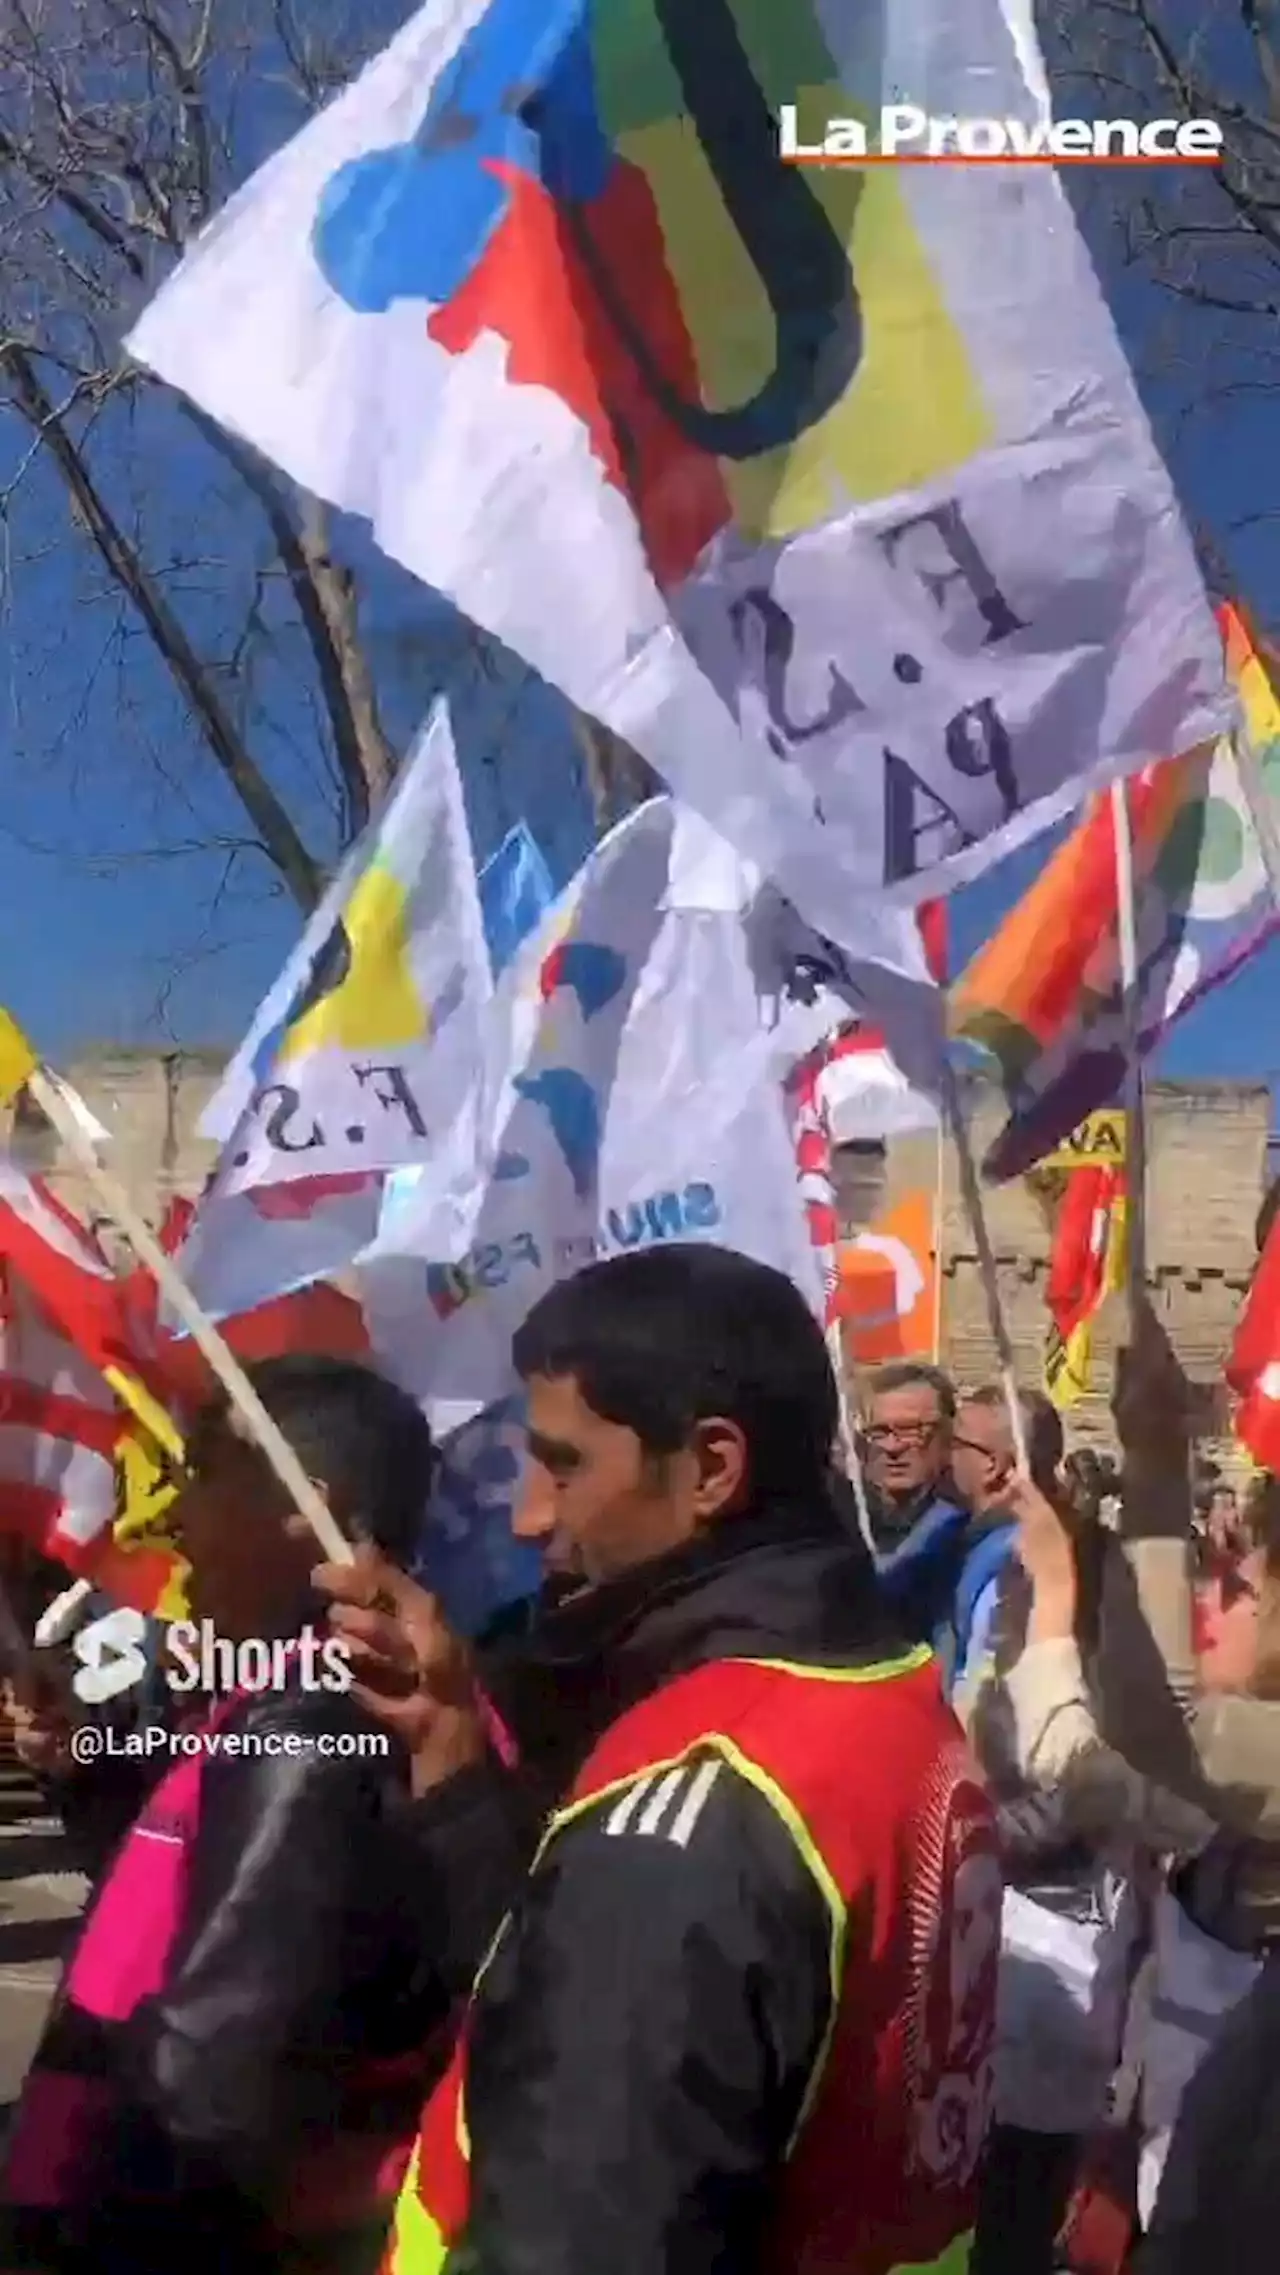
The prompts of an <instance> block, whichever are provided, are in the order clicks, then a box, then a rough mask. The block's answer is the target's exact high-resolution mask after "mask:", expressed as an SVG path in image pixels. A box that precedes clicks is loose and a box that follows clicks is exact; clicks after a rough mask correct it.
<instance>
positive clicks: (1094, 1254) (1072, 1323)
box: [1045, 1162, 1125, 1343]
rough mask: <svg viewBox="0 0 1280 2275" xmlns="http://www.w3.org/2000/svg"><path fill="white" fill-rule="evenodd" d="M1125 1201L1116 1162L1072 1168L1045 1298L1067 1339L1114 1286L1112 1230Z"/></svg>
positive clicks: (1060, 1207) (1056, 1230)
mask: <svg viewBox="0 0 1280 2275" xmlns="http://www.w3.org/2000/svg"><path fill="white" fill-rule="evenodd" d="M1124 1199H1125V1180H1124V1171H1123V1169H1121V1168H1119V1167H1118V1165H1117V1164H1116V1163H1115V1162H1107V1163H1106V1164H1104V1165H1103V1166H1101V1167H1099V1168H1096V1169H1073V1170H1072V1171H1071V1174H1070V1175H1069V1177H1068V1178H1067V1181H1066V1191H1065V1192H1064V1193H1063V1196H1062V1199H1061V1201H1060V1203H1059V1205H1058V1215H1057V1222H1056V1224H1055V1225H1054V1232H1053V1248H1052V1251H1051V1253H1050V1257H1049V1281H1048V1286H1047V1287H1046V1289H1045V1302H1046V1304H1047V1305H1048V1308H1049V1314H1050V1317H1051V1318H1052V1320H1053V1324H1054V1326H1055V1327H1056V1328H1057V1330H1058V1333H1059V1335H1060V1336H1061V1337H1062V1340H1063V1342H1064V1343H1069V1342H1070V1340H1071V1337H1072V1335H1073V1334H1074V1333H1075V1331H1076V1329H1077V1328H1078V1327H1082V1326H1083V1325H1084V1323H1085V1321H1086V1320H1088V1319H1092V1317H1093V1315H1094V1313H1095V1312H1096V1311H1097V1310H1098V1309H1099V1307H1100V1305H1101V1303H1102V1300H1103V1297H1104V1296H1105V1295H1106V1293H1107V1290H1108V1287H1109V1285H1110V1284H1111V1275H1112V1272H1113V1269H1114V1266H1113V1261H1112V1259H1113V1250H1112V1231H1113V1227H1114V1225H1115V1223H1116V1220H1117V1218H1118V1216H1119V1214H1120V1211H1121V1209H1122V1208H1123V1204H1124Z"/></svg>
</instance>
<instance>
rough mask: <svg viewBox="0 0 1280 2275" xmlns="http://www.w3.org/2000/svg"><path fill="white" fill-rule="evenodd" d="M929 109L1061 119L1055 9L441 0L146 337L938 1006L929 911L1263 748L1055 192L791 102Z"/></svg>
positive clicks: (159, 358) (211, 244) (813, 918)
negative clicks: (1047, 64) (796, 146)
mask: <svg viewBox="0 0 1280 2275" xmlns="http://www.w3.org/2000/svg"><path fill="white" fill-rule="evenodd" d="M1032 82H1035V84H1034V85H1033V84H1032ZM903 87H910V89H911V90H912V99H913V101H917V102H919V103H921V104H922V105H927V107H928V110H929V111H930V112H931V113H932V114H933V115H934V116H950V117H961V118H963V117H966V116H973V115H978V114H981V115H983V116H990V115H993V114H999V115H1001V116H1007V117H1011V118H1015V119H1018V120H1020V121H1022V122H1023V123H1024V124H1025V126H1026V127H1027V128H1028V130H1030V129H1033V128H1034V127H1035V126H1036V125H1038V124H1040V123H1041V114H1042V109H1043V102H1042V92H1041V87H1040V84H1039V58H1038V56H1037V55H1036V54H1035V53H1034V41H1033V39H1032V38H1031V37H1030V35H1029V33H1028V31H1027V27H1026V17H1025V10H1024V9H1022V8H1018V9H1017V11H1016V14H1015V9H1014V5H1013V0H952V4H951V5H950V6H949V7H947V8H946V9H939V7H938V5H937V0H894V6H893V7H892V8H891V9H880V10H873V11H871V12H870V13H868V11H867V9H866V8H865V6H864V5H863V0H822V4H821V5H819V4H818V0H787V5H786V6H782V7H780V6H779V4H778V0H674V4H672V5H667V6H664V7H663V8H661V9H655V8H654V7H653V6H652V5H651V0H611V4H610V5H609V6H603V7H595V8H591V7H589V6H588V4H587V0H541V4H539V5H532V6H531V5H530V4H529V0H488V4H487V5H484V4H482V0H466V4H464V5H463V6H460V7H459V6H453V7H448V8H446V7H445V6H444V5H443V4H442V0H428V5H426V6H424V7H422V8H420V9H419V10H418V12H417V13H416V15H414V16H413V17H412V19H411V20H410V21H409V22H408V23H407V24H406V25H405V26H404V27H403V29H402V30H401V31H400V33H399V34H398V36H397V37H396V38H395V39H394V40H393V41H392V43H391V44H390V46H389V47H387V48H386V50H385V51H384V52H383V53H382V54H381V55H379V56H378V57H377V58H376V59H375V60H374V61H373V62H372V63H371V64H370V65H369V66H368V68H367V69H366V70H365V71H364V72H363V73H362V75H361V76H360V78H359V79H357V80H356V82H355V83H354V84H353V85H352V86H351V87H349V88H348V89H347V90H346V92H345V93H344V94H343V95H342V96H341V97H340V98H339V99H338V100H337V102H335V103H334V104H333V105H332V106H331V107H330V108H328V109H327V110H325V111H324V112H322V113H321V114H320V116H319V117H317V118H315V119H313V120H312V121H311V122H310V123H309V124H308V125H307V126H306V127H305V128H304V129H303V131H302V132H301V133H300V134H299V135H298V136H297V137H296V138H295V139H294V140H293V141H292V142H291V143H289V144H288V145H287V147H286V148H284V149H283V150H281V151H279V152H278V153H277V155H276V156H275V157H274V158H273V159H271V160H270V162H269V163H268V164H267V165H266V166H265V167H264V168H263V169H262V171H261V172H260V173H259V174H258V175H257V176H256V177H255V178H254V179H253V180H252V181H251V182H250V183H249V184H248V186H247V187H246V188H244V189H242V190H241V191H240V192H239V194H238V195H237V197H236V198H235V199H234V200H233V202H232V204H231V205H230V207H229V208H228V210H227V211H226V212H225V213H224V214H223V215H221V216H220V217H219V219H218V220H217V222H216V224H215V225H214V227H213V228H211V229H210V230H208V231H207V232H206V233H205V234H204V235H203V236H202V237H201V238H200V239H198V240H197V242H196V243H195V244H194V246H193V247H192V249H191V250H190V252H189V253H188V255H187V256H186V258H185V260H184V261H183V262H182V264H181V265H180V267H179V268H178V270H177V272H176V274H175V275H174V276H172V277H171V278H170V279H169V280H168V282H167V283H166V284H165V285H164V286H163V287H162V289H161V291H160V294H159V296H158V298H157V299H156V300H155V301H154V302H153V303H152V305H151V306H150V307H149V308H148V309H147V310H146V311H145V313H144V315H143V317H142V319H141V321H140V323H139V324H138V325H137V326H136V328H135V330H134V332H133V334H132V336H131V338H130V341H129V348H130V352H131V353H132V354H133V355H134V356H135V357H136V358H137V359H138V360H139V361H140V362H141V363H143V364H146V365H148V366H149V367H150V368H151V369H152V370H154V371H156V372H157V373H159V375H160V376H161V377H162V378H164V379H166V380H168V381H169V382H170V383H171V384H172V385H174V386H175V387H177V388H179V389H180V390H181V391H182V392H183V393H184V394H185V395H187V396H189V397H190V398H192V399H193V400H194V401H195V402H196V403H198V404H199V405H200V407H201V408H202V409H203V410H204V411H205V412H206V413H208V414H210V415H211V416H212V417H214V418H216V419H218V420H220V421H221V422H222V424H223V425H225V426H226V427H228V428H229V429H231V430H232V431H233V432H234V433H236V434H239V435H241V436H243V437H245V438H247V439H248V440H249V441H250V442H252V443H253V444H255V445H256V446H257V447H258V448H259V449H260V450H262V451H263V452H264V453H265V454H266V456H267V457H268V458H269V459H271V460H272V461H273V462H274V463H275V464H276V465H278V466H280V467H282V468H283V469H284V470H285V471H286V472H287V473H288V474H289V475H290V476H291V477H292V478H293V479H294V480H296V481H297V482H299V483H300V484H301V485H302V486H303V488H305V489H306V490H308V491H310V492H312V493H314V494H315V495H318V496H320V497H323V498H325V499H327V500H329V501H330V502H331V503H332V504H334V505H336V506H339V507H341V508H343V509H344V510H346V511H347V512H350V513H353V514H355V515H357V516H359V517H361V518H363V519H364V520H366V521H367V522H369V523H370V524H371V526H372V528H373V531H374V534H375V537H376V539H377V541H378V543H379V544H380V545H381V546H382V547H383V549H384V550H385V551H386V552H387V553H388V554H390V555H391V556H392V557H393V558H394V559H396V560H398V561H400V562H401V563H402V564H404V565H405V566H406V567H407V568H409V569H410V570H411V571H412V572H413V573H414V574H415V575H416V576H418V577H420V578H421V579H422V580H423V581H424V582H426V583H427V584H429V585H431V586H433V587H434V588H436V589H437V590H439V591H441V592H444V593H447V594H448V595H449V597H450V598H451V599H452V600H453V601H455V602H456V603H457V605H458V606H459V607H460V608H461V609H462V610H463V611H464V613H465V614H466V615H467V616H468V617H470V618H471V619H472V620H473V621H474V622H475V623H477V624H480V625H481V626H483V627H484V628H485V629H486V630H487V631H489V632H491V633H493V634H496V635H497V636H498V637H499V638H500V639H502V640H503V641H504V642H505V643H506V645H507V646H508V647H509V648H511V649H512V650H514V652H515V653H516V654H517V655H519V656H520V657H521V658H522V659H523V660H524V661H525V662H526V663H528V664H530V665H532V666H533V667H534V668H535V669H537V670H538V671H539V672H540V673H541V674H542V676H543V678H544V679H546V680H547V681H548V682H549V683H550V684H552V685H553V686H555V687H557V688H559V689H560V690H562V691H563V692H564V693H565V694H567V695H568V696H569V698H570V699H571V700H572V701H573V702H574V703H575V704H576V705H577V706H578V708H579V709H580V710H582V711H583V712H585V713H586V714H587V715H588V716H590V717H593V718H596V719H598V720H600V721H602V722H603V723H604V724H605V725H606V726H608V727H609V728H611V729H613V730H614V731H615V732H617V733H618V734H620V735H621V736H622V737H623V738H624V739H625V740H626V741H628V742H629V743H630V744H631V745H632V746H633V747H634V748H635V749H636V750H637V751H639V752H640V753H641V755H642V756H643V757H644V758H645V759H646V760H648V761H649V763H650V764H651V765H652V766H654V767H655V768H656V770H657V771H658V773H659V774H660V775H662V776H663V777H664V778H665V779H666V780H667V781H668V782H669V783H670V784H671V786H672V788H673V789H674V791H675V792H676V794H677V795H678V796H679V797H680V798H681V799H682V800H684V801H685V802H687V803H688V804H689V805H690V806H691V807H693V808H694V809H695V810H697V811H698V812H700V813H702V814H703V815H705V816H706V817H707V818H708V819H709V820H710V821H711V822H712V823H713V824H714V825H715V826H716V828H717V829H719V830H720V832H721V833H722V834H723V835H724V836H725V837H727V838H728V839H729V840H730V841H731V842H732V843H733V844H734V845H735V846H736V847H737V848H738V849H739V850H740V851H741V852H742V853H743V854H744V855H745V856H746V857H747V858H749V859H750V860H752V861H753V862H755V863H756V864H757V865H758V866H759V868H760V870H761V872H762V874H764V875H765V876H769V877H772V878H774V879H776V880H777V882H778V884H779V886H780V889H781V890H782V891H783V892H784V893H785V894H786V895H787V897H788V899H790V900H791V901H792V902H793V903H794V904H795V906H796V907H797V908H798V909H799V911H800V912H801V914H802V915H803V917H804V918H805V920H806V922H809V923H811V924H813V925H814V926H815V927H817V928H818V929H819V930H820V931H821V932H823V933H824V934H825V935H826V936H827V937H828V938H829V939H832V940H835V941H837V942H839V943H840V944H841V946H842V947H844V948H846V949H848V950H850V951H851V952H854V953H856V954H858V955H859V956H863V957H865V958H866V959H867V960H868V962H869V964H870V965H871V966H872V967H873V969H872V970H871V971H869V972H868V974H867V986H868V989H869V990H871V989H872V988H873V987H874V985H875V984H876V983H875V979H874V967H875V966H879V967H881V968H887V969H888V970H890V971H893V972H897V973H907V974H909V975H910V976H911V977H912V978H916V979H918V978H920V977H922V976H923V975H922V967H921V964H920V961H919V956H918V948H917V943H916V941H915V939H914V936H913V934H912V933H911V931H910V928H907V927H903V926H902V925H901V924H900V923H897V922H895V921H893V912H892V911H890V910H889V909H888V908H887V907H886V906H885V904H884V899H883V896H884V895H885V894H886V893H887V892H889V891H893V892H895V893H896V894H897V895H898V896H899V897H900V898H902V899H906V900H910V899H919V898H921V897H924V896H925V895H926V894H929V893H933V892H936V891H938V890H940V889H946V888H948V887H949V886H950V885H951V884H953V883H954V882H956V881H958V880H959V878H960V877H962V876H964V875H968V874H972V873H973V871H974V870H975V869H977V868H981V867H982V866H984V865H985V864H986V863H987V862H989V861H990V860H992V859H993V858H995V857H996V855H997V854H998V853H999V852H1000V851H1001V850H1003V849H1004V848H1005V847H1006V846H1007V844H1008V843H1009V842H1010V841H1011V840H1013V839H1016V838H1017V837H1018V836H1020V835H1024V834H1027V833H1028V832H1030V831H1034V830H1035V829H1037V828H1039V827H1042V826H1043V825H1044V823H1045V822H1046V821H1047V820H1048V819H1051V818H1052V817H1053V816H1054V815H1055V814H1056V813H1057V812H1059V811H1062V810H1065V807H1066V806H1067V805H1069V804H1070V803H1073V802H1074V800H1075V799H1076V798H1077V797H1078V796H1079V794H1080V791H1081V789H1082V788H1083V787H1084V786H1085V785H1086V783H1087V782H1088V781H1090V780H1094V779H1105V778H1106V777H1107V776H1109V775H1111V774H1113V773H1116V772H1127V771H1130V770H1132V769H1134V768H1136V767H1138V766H1141V765H1143V764H1147V763H1150V762H1151V761H1152V760H1153V759H1154V758H1156V757H1158V756H1159V755H1160V754H1161V753H1163V752H1165V751H1168V750H1179V749H1186V748H1188V747H1190V746H1191V745H1193V744H1195V743H1198V742H1200V741H1203V740H1205V739H1207V738H1208V737H1209V736H1211V735H1213V734H1216V733H1217V732H1218V731H1219V730H1220V728H1221V727H1222V726H1223V725H1224V724H1225V720H1226V716H1227V714H1226V710H1225V707H1224V704H1223V701H1222V670H1221V658H1220V655H1219V653H1218V649H1217V643H1216V641H1215V638H1214V635H1213V626H1212V621H1211V617H1210V614H1209V611H1208V608H1207V605H1206V603H1205V600H1204V595H1203V590H1202V587H1201V584H1200V580H1199V577H1198V575H1197V572H1196V569H1195V565H1194V561H1193V557H1192V552H1191V548H1190V545H1189V542H1188V540H1187V536H1186V533H1185V530H1184V528H1183V524H1182V521H1181V517H1180V514H1179V510H1178V506H1177V502H1176V499H1175V497H1174V493H1173V490H1172V487H1171V484H1170V482H1169V478H1168V475H1167V473H1166V472H1165V469H1164V467H1163V465H1162V464H1161V462H1160V459H1159V457H1158V455H1157V453H1156V450H1155V447H1154V444H1153V441H1152V438H1151V434H1150V430H1149V428H1148V425H1147V422H1146V419H1145V416H1144V414H1143V412H1142V409H1141V406H1140V404H1139V402H1138V399H1137V396H1136V393H1135V391H1134V388H1133V385H1132V382H1131V378H1130V375H1129V371H1128V368H1127V365H1126V363H1125V360H1124V357H1123V353H1122V351H1121V349H1120V346H1119V343H1118V340H1117V338H1116V334H1115V331H1114V328H1113V326H1112V324H1111V321H1110V318H1109V316H1108V314H1107V311H1106V308H1105V305H1104V303H1103V301H1102V299H1101V297H1100V295H1099V292H1098V288H1097V284H1096V281H1095V279H1094V275H1093V271H1092V268H1091V266H1090V263H1089V260H1088V256H1087V254H1086V252H1085V250H1084V247H1083V245H1082V243H1081V241H1080V239H1079V237H1078V235H1077V233H1076V230H1075V228H1074V225H1073V222H1072V217H1071V213H1070V208H1069V206H1068V205H1067V202H1066V200H1065V198H1064V196H1063V194H1062V191H1061V188H1060V185H1059V184H1058V182H1057V180H1056V178H1055V176H1054V173H1053V171H1052V169H1051V168H1048V167H1030V168H1021V169H1019V170H1018V172H1017V174H1016V176H1015V174H1014V173H1013V171H1012V170H1011V169H1002V168H1000V167H991V166H970V167H968V168H967V169H964V170H962V171H957V170H956V169H954V168H951V167H939V166H902V167H896V166H876V167H872V168H868V169H866V170H865V171H863V170H859V169H857V168H850V167H848V166H834V167H831V168H828V169H826V170H821V169H812V168H806V169H801V168H799V167H796V166H793V165H790V164H788V163H787V162H786V161H785V159H784V158H783V155H782V153H781V151H780V147H779V128H778V120H779V114H780V110H781V107H782V106H783V105H784V104H795V105H797V106H798V108H799V112H800V116H801V125H802V128H804V127H806V126H810V125H812V124H813V123H814V122H817V121H820V120H822V119H825V118H827V117H830V116H833V115H835V116H843V117H848V116H851V115H856V116H859V117H872V118H874V117H876V116H877V115H878V113H879V108H880V106H881V104H882V102H894V101H897V100H899V99H900V98H899V91H900V90H901V89H902V88H903ZM513 88H518V89H519V90H520V91H521V97H522V99H521V100H520V101H519V102H518V103H516V102H513V101H512V99H511V91H512V89H513Z"/></svg>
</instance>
